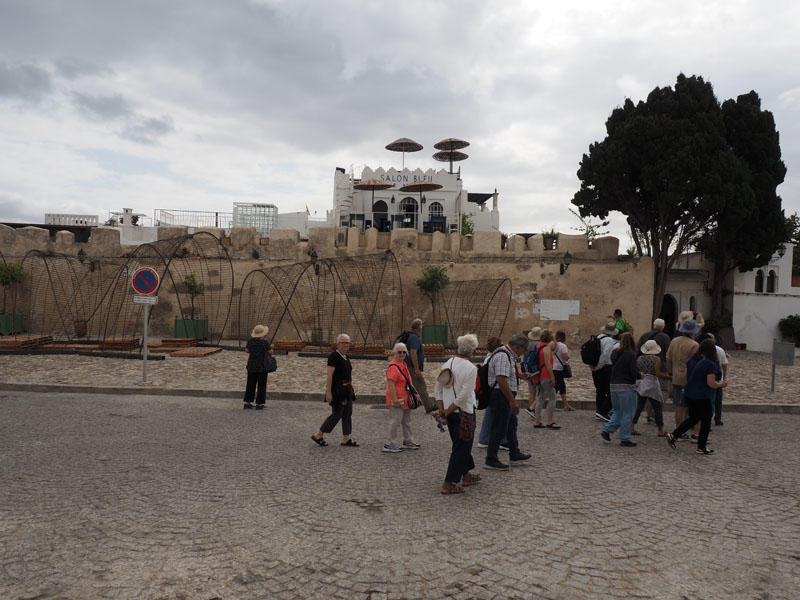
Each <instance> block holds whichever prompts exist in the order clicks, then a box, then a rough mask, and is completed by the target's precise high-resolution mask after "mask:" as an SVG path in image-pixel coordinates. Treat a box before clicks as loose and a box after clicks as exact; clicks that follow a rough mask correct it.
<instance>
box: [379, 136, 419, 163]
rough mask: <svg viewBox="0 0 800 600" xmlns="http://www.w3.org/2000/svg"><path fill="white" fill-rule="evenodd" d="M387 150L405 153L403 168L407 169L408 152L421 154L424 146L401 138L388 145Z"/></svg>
mask: <svg viewBox="0 0 800 600" xmlns="http://www.w3.org/2000/svg"><path fill="white" fill-rule="evenodd" d="M386 149H387V150H391V151H392V152H402V153H403V168H404V169H405V168H406V152H419V151H420V150H422V144H418V143H417V142H415V141H414V140H410V139H408V138H400V139H397V140H395V141H393V142H392V143H391V144H387V145H386Z"/></svg>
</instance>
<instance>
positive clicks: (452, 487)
mask: <svg viewBox="0 0 800 600" xmlns="http://www.w3.org/2000/svg"><path fill="white" fill-rule="evenodd" d="M464 492H466V490H465V489H464V488H463V487H461V486H460V485H458V484H457V483H450V482H448V481H445V482H444V485H443V486H442V493H443V494H463V493H464Z"/></svg>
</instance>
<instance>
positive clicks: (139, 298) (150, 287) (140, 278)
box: [131, 267, 159, 383]
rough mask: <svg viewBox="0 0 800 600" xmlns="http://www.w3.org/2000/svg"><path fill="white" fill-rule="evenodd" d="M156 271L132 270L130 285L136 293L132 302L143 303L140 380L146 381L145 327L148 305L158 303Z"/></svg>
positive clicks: (146, 325) (146, 269) (148, 316)
mask: <svg viewBox="0 0 800 600" xmlns="http://www.w3.org/2000/svg"><path fill="white" fill-rule="evenodd" d="M158 284H159V277H158V272H157V271H156V270H155V269H151V268H150V267H141V268H139V269H136V271H134V273H133V276H132V277H131V285H132V286H133V289H134V291H136V292H137V295H136V296H134V297H133V303H134V304H142V305H144V333H143V334H142V382H145V383H146V382H147V354H148V348H147V327H148V323H149V321H150V307H151V306H153V305H155V304H157V303H158V296H156V295H154V294H155V292H156V291H157V290H158Z"/></svg>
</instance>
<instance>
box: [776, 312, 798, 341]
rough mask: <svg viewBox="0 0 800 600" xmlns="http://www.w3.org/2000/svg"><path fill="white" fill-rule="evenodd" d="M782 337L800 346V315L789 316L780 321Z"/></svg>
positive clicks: (779, 326)
mask: <svg viewBox="0 0 800 600" xmlns="http://www.w3.org/2000/svg"><path fill="white" fill-rule="evenodd" d="M778 329H780V332H781V336H783V338H784V339H785V340H787V341H789V342H794V345H795V346H800V315H789V316H788V317H784V318H783V319H781V320H780V321H778Z"/></svg>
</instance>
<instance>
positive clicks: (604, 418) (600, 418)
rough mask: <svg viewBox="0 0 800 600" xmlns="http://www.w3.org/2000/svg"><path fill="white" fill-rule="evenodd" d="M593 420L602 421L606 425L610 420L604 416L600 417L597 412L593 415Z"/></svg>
mask: <svg viewBox="0 0 800 600" xmlns="http://www.w3.org/2000/svg"><path fill="white" fill-rule="evenodd" d="M594 418H595V419H597V420H598V421H603V422H605V423H608V422H609V421H610V420H611V418H610V417H607V416H606V415H601V414H600V413H599V412H596V413H594Z"/></svg>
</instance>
